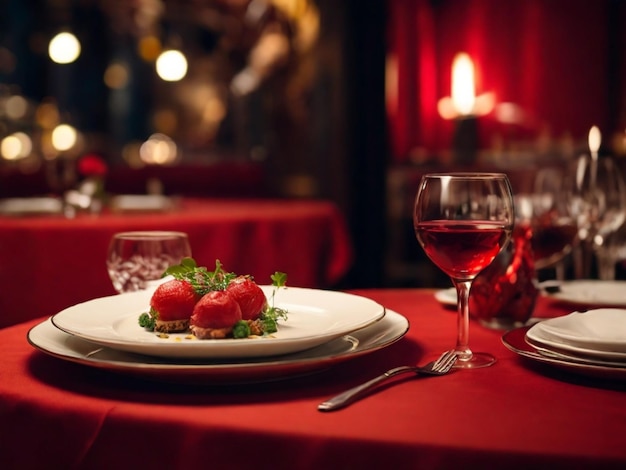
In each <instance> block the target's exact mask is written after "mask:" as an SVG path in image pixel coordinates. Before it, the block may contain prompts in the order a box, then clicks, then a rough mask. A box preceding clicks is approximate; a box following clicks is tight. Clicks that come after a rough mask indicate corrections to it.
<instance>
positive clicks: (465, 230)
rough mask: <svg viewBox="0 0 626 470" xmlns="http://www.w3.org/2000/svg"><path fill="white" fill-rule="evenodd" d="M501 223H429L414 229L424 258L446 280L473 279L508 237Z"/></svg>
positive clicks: (422, 223) (444, 221) (491, 259)
mask: <svg viewBox="0 0 626 470" xmlns="http://www.w3.org/2000/svg"><path fill="white" fill-rule="evenodd" d="M509 232H510V231H509V230H507V228H506V226H505V225H504V224H502V223H498V222H491V221H456V220H429V221H426V222H420V223H418V224H417V225H416V226H415V235H416V236H417V239H418V240H419V242H420V243H421V244H422V247H423V248H424V251H425V252H426V254H427V255H428V257H429V258H430V259H431V260H432V261H433V263H435V264H436V265H437V266H438V267H439V269H441V270H442V271H443V272H445V273H446V274H447V275H448V276H450V277H453V278H457V279H474V278H475V277H476V276H477V275H478V273H480V272H481V271H482V270H483V269H485V268H486V267H487V266H488V265H489V264H491V262H492V261H493V260H494V258H495V257H496V256H497V255H498V253H500V250H501V249H502V247H503V246H504V245H505V244H506V242H507V241H508V239H509V237H510V233H509Z"/></svg>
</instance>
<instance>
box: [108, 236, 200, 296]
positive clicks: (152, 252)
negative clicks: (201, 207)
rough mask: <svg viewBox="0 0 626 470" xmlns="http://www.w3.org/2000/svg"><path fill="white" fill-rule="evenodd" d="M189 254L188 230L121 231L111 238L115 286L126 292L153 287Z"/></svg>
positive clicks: (111, 273) (111, 271)
mask: <svg viewBox="0 0 626 470" xmlns="http://www.w3.org/2000/svg"><path fill="white" fill-rule="evenodd" d="M185 257H191V247H190V244H189V239H188V237H187V234H186V233H183V232H174V231H137V232H121V233H116V234H115V235H113V237H112V238H111V242H110V244H109V250H108V254H107V262H106V264H107V270H108V272H109V277H110V278H111V282H112V283H113V287H114V288H115V290H116V291H117V292H119V293H122V292H132V291H137V290H142V289H145V288H147V287H149V285H150V283H151V282H153V281H157V280H158V279H160V278H161V277H162V276H163V273H164V272H165V270H166V269H167V268H168V267H170V266H173V265H176V264H180V262H181V260H182V259H183V258H185Z"/></svg>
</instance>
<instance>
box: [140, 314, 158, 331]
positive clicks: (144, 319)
mask: <svg viewBox="0 0 626 470" xmlns="http://www.w3.org/2000/svg"><path fill="white" fill-rule="evenodd" d="M150 310H152V309H150ZM151 313H152V312H151ZM155 324H156V316H153V315H151V314H150V313H146V312H144V313H142V314H141V315H139V326H140V327H142V328H145V329H147V330H150V331H154V326H155Z"/></svg>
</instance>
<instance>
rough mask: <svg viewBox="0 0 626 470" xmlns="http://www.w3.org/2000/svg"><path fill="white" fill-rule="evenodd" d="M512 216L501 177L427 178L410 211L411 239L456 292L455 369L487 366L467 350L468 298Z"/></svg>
mask: <svg viewBox="0 0 626 470" xmlns="http://www.w3.org/2000/svg"><path fill="white" fill-rule="evenodd" d="M514 221H515V213H514V208H513V193H512V190H511V184H510V182H509V179H508V178H507V176H506V175H505V174H501V173H450V174H427V175H424V176H423V177H422V180H421V182H420V185H419V188H418V192H417V196H416V200H415V206H414V211H413V224H414V227H415V234H416V237H417V240H418V241H419V243H420V245H421V246H422V248H423V249H424V251H425V252H426V255H427V256H428V257H429V258H430V259H431V261H433V262H434V263H435V264H436V265H437V266H438V267H439V268H440V269H441V270H442V271H444V272H445V273H446V274H447V275H448V276H450V278H451V279H452V282H453V284H454V286H455V287H456V290H457V310H458V331H457V342H456V346H455V351H456V352H457V354H458V358H459V360H458V361H457V365H456V367H459V368H477V367H485V366H489V365H491V364H493V363H494V362H495V357H494V356H492V355H491V354H488V353H474V352H472V350H471V349H470V347H469V320H470V315H469V295H470V288H471V286H472V281H473V280H474V279H475V278H476V276H477V275H478V274H479V273H480V272H481V271H482V270H483V269H484V268H485V267H487V266H488V265H489V264H490V263H491V262H492V261H493V260H494V259H495V257H496V256H497V255H498V253H499V252H500V250H501V249H502V248H503V247H504V246H505V245H506V244H507V243H508V242H509V239H510V237H511V232H512V230H513V224H514Z"/></svg>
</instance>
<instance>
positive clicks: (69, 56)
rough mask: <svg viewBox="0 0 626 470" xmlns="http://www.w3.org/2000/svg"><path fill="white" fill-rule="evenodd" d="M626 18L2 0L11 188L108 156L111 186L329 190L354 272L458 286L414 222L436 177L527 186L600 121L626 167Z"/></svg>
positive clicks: (239, 2) (539, 1)
mask: <svg viewBox="0 0 626 470" xmlns="http://www.w3.org/2000/svg"><path fill="white" fill-rule="evenodd" d="M625 20H626V4H625V2H623V1H620V0H550V1H543V0H508V1H506V2H503V1H499V0H367V1H361V0H343V1H336V0H202V1H201V0H134V1H125V0H0V141H1V143H0V157H1V158H0V197H16V196H33V195H40V194H50V193H54V192H58V191H61V190H63V189H64V188H65V186H66V185H67V184H69V183H71V179H72V175H71V168H72V166H71V163H72V162H75V161H76V159H78V158H80V157H82V156H85V155H88V154H95V155H98V156H100V157H102V158H103V159H104V160H105V161H106V163H107V165H108V166H109V175H108V176H107V180H106V184H107V190H108V191H111V192H119V193H133V192H136V193H143V192H151V191H159V192H163V193H165V194H191V195H202V196H210V197H244V196H245V197H272V198H314V199H328V200H331V201H334V202H335V203H336V204H337V205H338V206H339V207H340V209H341V210H342V212H343V213H344V215H345V217H346V220H347V221H348V225H349V228H350V233H351V236H352V241H353V245H354V252H355V257H354V262H353V267H352V269H351V271H350V273H349V274H348V275H347V276H346V279H345V280H344V282H343V283H342V285H341V286H339V287H370V286H383V285H385V286H410V285H433V286H435V285H448V284H449V281H448V279H447V278H445V277H444V276H442V275H441V274H440V273H438V271H437V270H436V269H432V268H431V267H430V265H429V263H428V262H426V261H425V259H424V256H423V255H422V253H421V249H420V248H419V246H418V244H417V242H416V241H415V237H414V235H413V228H412V224H411V206H412V201H413V198H414V195H415V190H416V186H417V183H418V181H419V178H420V176H421V174H423V173H424V172H425V171H431V170H433V169H443V170H451V169H468V168H471V169H481V170H497V171H505V172H507V174H509V176H510V178H511V181H512V183H513V186H514V189H515V190H516V191H518V192H525V191H529V190H530V189H531V188H532V185H533V184H534V181H535V176H536V173H537V171H538V169H541V168H546V167H552V166H556V167H559V166H562V165H566V164H567V163H568V162H569V161H571V160H572V159H574V158H576V157H577V156H578V155H580V154H581V153H585V152H589V132H590V128H591V127H592V126H596V127H597V128H598V129H599V130H600V132H601V135H602V139H601V150H600V151H601V152H602V153H605V154H610V155H612V156H614V157H615V158H616V160H617V161H618V162H619V163H620V165H619V168H620V171H622V168H623V165H621V162H622V161H626V159H624V157H625V156H626V134H625V131H626V56H625V55H624V51H625V50H626V48H625V47H624V46H625V45H626V44H625V41H626V32H625V31H624V28H623V24H624V21H625ZM459 53H464V54H466V55H465V56H463V57H464V58H465V59H469V64H470V67H469V68H467V67H466V68H465V76H463V77H461V78H459V77H458V76H457V78H456V79H454V78H453V76H452V75H453V74H452V72H453V69H454V68H455V67H453V64H455V63H457V64H459V62H455V59H457V58H458V54H459ZM467 63H468V62H466V64H467ZM457 70H461V71H462V68H461V67H459V68H458V69H457ZM455 82H456V83H455ZM459 84H460V85H461V88H463V85H464V86H465V89H464V91H463V90H462V91H461V93H465V94H466V95H465V97H466V98H467V94H468V93H469V98H470V101H469V104H468V103H467V100H466V102H465V104H464V102H463V100H459V99H458V98H459V91H458V89H457V91H456V92H455V91H454V88H455V85H459ZM455 98H456V99H455ZM66 168H70V170H67V171H66ZM155 181H156V182H158V185H159V187H158V188H156V189H155V188H151V187H150V184H153V183H155Z"/></svg>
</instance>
